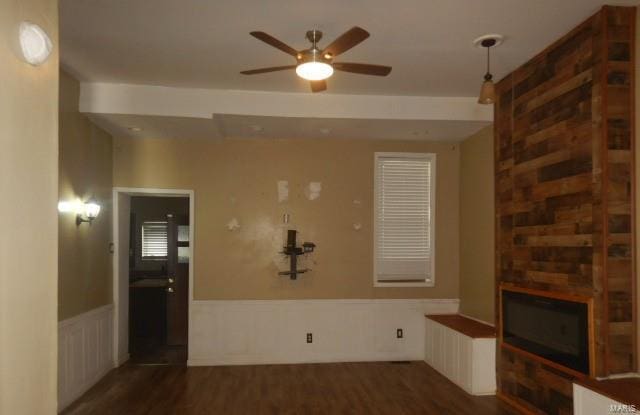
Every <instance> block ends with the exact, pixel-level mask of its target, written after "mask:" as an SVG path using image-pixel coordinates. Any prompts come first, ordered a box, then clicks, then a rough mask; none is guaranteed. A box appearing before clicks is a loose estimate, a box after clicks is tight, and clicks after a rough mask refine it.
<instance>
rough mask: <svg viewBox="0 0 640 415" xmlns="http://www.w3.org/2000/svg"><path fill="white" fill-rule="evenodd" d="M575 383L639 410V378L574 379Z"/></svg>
mask: <svg viewBox="0 0 640 415" xmlns="http://www.w3.org/2000/svg"><path fill="white" fill-rule="evenodd" d="M575 383H577V384H578V385H580V386H584V387H585V388H587V389H591V390H592V391H594V392H597V393H599V394H601V395H604V396H606V397H608V398H611V399H613V400H614V401H618V402H620V403H623V404H626V405H635V407H636V408H640V377H629V378H618V379H603V380H597V379H590V378H587V379H576V380H575Z"/></svg>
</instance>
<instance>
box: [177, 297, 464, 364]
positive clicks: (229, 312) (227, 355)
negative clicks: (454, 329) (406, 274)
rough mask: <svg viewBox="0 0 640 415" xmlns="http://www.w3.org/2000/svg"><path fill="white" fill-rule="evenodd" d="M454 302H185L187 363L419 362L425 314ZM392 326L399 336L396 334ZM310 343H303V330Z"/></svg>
mask: <svg viewBox="0 0 640 415" xmlns="http://www.w3.org/2000/svg"><path fill="white" fill-rule="evenodd" d="M458 304H459V301H458V300H457V299H353V300H352V299H336V300H253V301H252V300H238V301H233V300H230V301H218V300H215V301H194V302H192V303H191V326H190V330H189V331H190V338H189V361H188V365H189V366H211V365H250V364H290V363H327V362H353V361H389V360H424V333H425V332H424V315H425V314H438V313H439V314H448V313H456V312H457V311H458ZM397 329H402V330H403V337H402V338H397ZM307 333H312V334H313V342H312V343H307V342H306V334H307Z"/></svg>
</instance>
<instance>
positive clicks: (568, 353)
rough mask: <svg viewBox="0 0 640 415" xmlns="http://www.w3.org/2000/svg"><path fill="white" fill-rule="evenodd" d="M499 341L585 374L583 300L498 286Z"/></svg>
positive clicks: (586, 326) (586, 324)
mask: <svg viewBox="0 0 640 415" xmlns="http://www.w3.org/2000/svg"><path fill="white" fill-rule="evenodd" d="M502 341H503V342H504V343H506V344H509V345H511V346H513V347H516V348H518V349H521V350H524V351H527V352H529V353H532V354H534V355H537V356H540V357H542V358H544V359H547V360H550V361H552V362H555V363H558V364H560V365H562V366H565V367H567V368H570V369H573V370H575V371H578V372H581V373H584V374H587V375H588V374H589V372H590V371H589V369H590V368H589V308H588V305H587V303H582V302H574V301H566V300H559V299H555V298H549V297H543V296H538V295H532V294H529V293H522V292H517V291H509V290H502Z"/></svg>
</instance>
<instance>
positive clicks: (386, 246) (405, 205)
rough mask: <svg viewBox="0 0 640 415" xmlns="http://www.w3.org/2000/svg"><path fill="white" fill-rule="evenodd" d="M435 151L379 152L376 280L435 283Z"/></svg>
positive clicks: (395, 283)
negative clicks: (430, 152) (424, 152)
mask: <svg viewBox="0 0 640 415" xmlns="http://www.w3.org/2000/svg"><path fill="white" fill-rule="evenodd" d="M435 171H436V156H435V154H423V153H376V155H375V196H374V198H375V200H374V221H375V222H374V228H375V229H374V285H375V286H376V287H401V286H414V287H415V286H423V287H424V286H427V287H430V286H433V285H434V269H435V268H434V252H435V250H434V206H435Z"/></svg>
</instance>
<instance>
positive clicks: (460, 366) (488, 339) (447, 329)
mask: <svg viewBox="0 0 640 415" xmlns="http://www.w3.org/2000/svg"><path fill="white" fill-rule="evenodd" d="M425 317H426V330H425V332H426V333H425V336H426V337H425V362H427V364H429V365H430V366H432V367H433V368H434V369H436V370H437V371H438V372H440V373H442V374H443V375H444V376H446V377H447V378H449V379H450V380H451V381H452V382H454V383H455V384H456V385H458V386H460V387H461V388H462V389H464V390H465V391H467V392H468V393H470V394H472V395H494V394H495V393H496V330H495V328H494V327H492V326H489V325H487V324H483V323H480V322H478V321H475V320H472V319H470V318H467V317H464V316H461V315H458V314H446V315H426V316H425Z"/></svg>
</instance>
